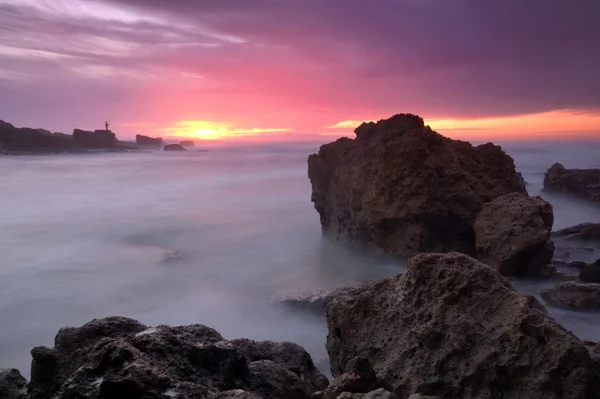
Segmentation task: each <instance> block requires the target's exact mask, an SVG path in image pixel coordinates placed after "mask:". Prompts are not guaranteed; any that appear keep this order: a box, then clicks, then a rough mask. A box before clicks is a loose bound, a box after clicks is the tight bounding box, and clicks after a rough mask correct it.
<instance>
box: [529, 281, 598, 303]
mask: <svg viewBox="0 0 600 399" xmlns="http://www.w3.org/2000/svg"><path fill="white" fill-rule="evenodd" d="M540 295H541V297H542V298H543V299H544V300H545V301H546V302H548V303H549V304H550V305H553V306H557V307H561V308H566V309H577V310H600V284H596V283H579V282H576V281H565V282H562V283H559V284H558V285H556V286H554V287H552V288H549V289H546V290H544V291H542V293H541V294H540Z"/></svg>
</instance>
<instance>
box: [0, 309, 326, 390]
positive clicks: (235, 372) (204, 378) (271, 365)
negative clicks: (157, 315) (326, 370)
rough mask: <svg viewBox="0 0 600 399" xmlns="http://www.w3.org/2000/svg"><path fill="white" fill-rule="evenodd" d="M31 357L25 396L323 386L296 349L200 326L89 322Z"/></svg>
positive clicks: (306, 357)
mask: <svg viewBox="0 0 600 399" xmlns="http://www.w3.org/2000/svg"><path fill="white" fill-rule="evenodd" d="M31 354H32V356H33V362H32V365H31V382H30V383H29V396H28V398H31V399H47V398H53V399H71V398H87V399H118V398H128V399H129V398H131V399H136V398H139V399H141V398H144V399H146V398H147V399H159V398H160V399H164V398H168V397H177V398H182V399H192V398H210V399H212V398H216V397H219V398H256V397H258V398H262V399H269V398H272V399H279V398H290V399H308V398H309V396H310V395H311V394H312V393H313V392H315V391H316V390H317V389H319V390H322V389H324V388H325V387H326V386H327V384H328V381H327V379H326V378H325V377H324V376H322V375H320V374H319V373H318V372H317V370H316V369H315V367H314V365H313V363H312V360H311V359H310V356H309V355H308V354H307V353H306V352H305V351H304V350H303V349H302V348H301V347H299V346H297V345H294V344H286V343H274V342H255V341H249V340H237V341H226V340H225V339H224V338H223V337H222V336H221V335H220V334H219V333H218V332H216V331H215V330H213V329H211V328H209V327H206V326H203V325H192V326H185V327H167V326H159V327H156V328H148V327H146V326H144V325H142V324H140V323H138V322H137V321H135V320H132V319H127V318H122V317H112V318H106V319H101V320H93V321H92V322H90V323H87V324H85V325H84V326H82V327H79V328H63V329H61V330H60V331H59V333H58V334H57V336H56V339H55V344H54V348H52V349H50V348H46V347H38V348H34V349H33V350H32V352H31ZM0 381H1V379H0Z"/></svg>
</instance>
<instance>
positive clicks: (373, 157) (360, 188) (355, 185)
mask: <svg viewBox="0 0 600 399" xmlns="http://www.w3.org/2000/svg"><path fill="white" fill-rule="evenodd" d="M355 133H356V139H354V140H351V139H349V138H341V139H339V140H337V141H335V142H333V143H330V144H326V145H324V146H322V147H321V148H320V150H319V153H318V154H313V155H311V156H310V157H309V158H308V176H309V178H310V181H311V184H312V201H313V202H314V205H315V209H316V210H317V211H318V213H319V216H320V218H321V225H322V228H323V231H324V233H326V234H329V235H331V236H334V237H335V238H337V239H338V240H340V241H354V242H360V243H367V244H371V245H374V246H375V247H377V248H380V249H381V250H383V251H385V252H387V253H390V254H393V255H412V254H415V253H418V252H448V251H460V252H464V253H468V254H473V255H474V254H475V234H474V232H473V223H474V222H475V217H476V216H477V214H478V213H479V211H481V209H482V207H483V204H485V203H486V202H490V201H492V200H494V199H495V198H498V197H500V196H502V195H505V194H509V193H512V192H518V193H523V194H525V193H526V190H525V183H524V181H523V178H522V176H521V175H520V174H519V173H517V172H516V171H515V165H514V162H513V160H512V158H511V157H510V156H508V155H507V154H505V153H504V151H502V149H501V148H500V147H498V146H495V145H493V144H485V145H480V146H477V147H474V146H472V145H471V144H469V143H467V142H462V141H457V140H451V139H449V138H446V137H443V136H441V135H439V134H437V133H436V132H434V131H433V130H431V129H430V128H429V127H428V126H425V125H424V123H423V119H421V118H420V117H418V116H415V115H410V114H401V115H395V116H393V117H392V118H390V119H388V120H382V121H379V122H377V123H373V122H370V123H363V124H362V125H360V126H359V127H358V128H357V129H356V130H355Z"/></svg>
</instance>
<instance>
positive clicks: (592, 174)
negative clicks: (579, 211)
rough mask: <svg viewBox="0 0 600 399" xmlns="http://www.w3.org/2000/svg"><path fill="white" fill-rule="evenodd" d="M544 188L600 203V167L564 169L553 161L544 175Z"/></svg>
mask: <svg viewBox="0 0 600 399" xmlns="http://www.w3.org/2000/svg"><path fill="white" fill-rule="evenodd" d="M544 190H547V191H554V192H560V193H565V194H570V195H574V196H577V197H580V198H584V199H586V200H589V201H592V202H595V203H600V169H565V167H564V166H563V165H561V164H559V163H555V164H554V165H552V167H550V169H548V171H547V172H546V175H545V176H544Z"/></svg>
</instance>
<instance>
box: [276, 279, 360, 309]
mask: <svg viewBox="0 0 600 399" xmlns="http://www.w3.org/2000/svg"><path fill="white" fill-rule="evenodd" d="M353 288H355V286H345V287H339V288H335V289H333V290H329V291H320V292H313V293H308V294H296V295H290V296H287V297H285V298H283V299H282V300H280V301H279V303H280V304H281V305H283V306H285V307H286V308H289V309H293V310H297V311H302V312H308V313H312V314H315V315H318V316H324V315H325V309H326V308H327V305H329V303H330V302H331V301H332V300H333V298H335V296H336V295H340V294H342V293H346V292H348V291H350V290H352V289H353Z"/></svg>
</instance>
